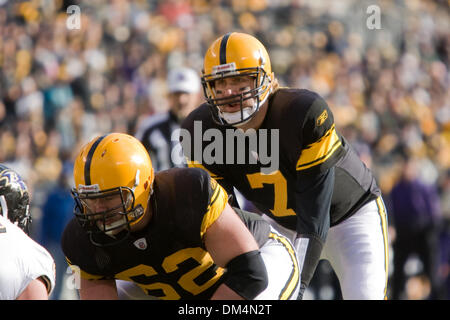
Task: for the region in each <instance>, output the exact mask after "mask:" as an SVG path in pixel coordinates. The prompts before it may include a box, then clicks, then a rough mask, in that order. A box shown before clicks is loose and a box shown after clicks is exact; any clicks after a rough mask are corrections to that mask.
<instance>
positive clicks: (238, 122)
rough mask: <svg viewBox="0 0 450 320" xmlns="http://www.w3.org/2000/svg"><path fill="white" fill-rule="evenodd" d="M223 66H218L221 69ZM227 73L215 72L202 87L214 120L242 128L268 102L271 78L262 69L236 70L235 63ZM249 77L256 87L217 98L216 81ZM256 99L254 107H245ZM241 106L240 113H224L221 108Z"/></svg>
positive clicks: (203, 79) (204, 81)
mask: <svg viewBox="0 0 450 320" xmlns="http://www.w3.org/2000/svg"><path fill="white" fill-rule="evenodd" d="M222 66H223V65H220V66H217V69H220V67H222ZM227 66H229V67H228V68H227V69H228V70H226V71H223V70H222V71H220V72H215V73H214V72H213V73H212V74H207V75H204V76H203V77H202V85H203V90H204V94H205V97H206V100H207V102H208V103H209V105H210V106H211V109H212V110H211V111H212V115H213V120H214V121H215V122H216V123H217V124H219V125H232V126H236V127H239V126H242V125H244V124H245V123H247V122H248V121H250V119H251V118H253V117H254V116H255V115H256V113H257V111H258V110H259V109H260V107H261V106H262V105H263V104H264V103H265V101H266V100H267V98H268V96H269V94H270V92H271V78H270V77H269V75H268V74H267V73H266V71H265V70H264V69H263V68H261V67H255V68H243V69H235V68H233V66H235V64H234V63H231V64H228V65H227ZM244 76H249V77H252V78H254V81H255V83H254V86H253V88H250V89H249V90H246V91H244V92H242V93H239V94H235V95H230V96H227V97H220V98H219V97H217V93H216V89H215V81H217V80H220V79H225V78H232V77H244ZM249 99H254V100H255V102H254V104H253V106H251V107H250V106H247V107H245V106H244V101H246V100H249ZM233 104H240V111H237V112H234V113H226V112H223V111H222V110H221V109H220V107H223V106H226V105H233Z"/></svg>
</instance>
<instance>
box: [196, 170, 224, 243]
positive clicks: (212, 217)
mask: <svg viewBox="0 0 450 320" xmlns="http://www.w3.org/2000/svg"><path fill="white" fill-rule="evenodd" d="M211 181H214V180H212V179H211ZM214 182H215V181H214ZM227 202H228V195H227V192H226V191H225V190H224V189H223V188H222V186H221V185H220V184H218V183H215V188H214V191H213V195H212V196H211V200H210V203H209V205H208V209H207V210H206V213H205V215H204V216H203V220H202V226H201V228H200V236H201V237H202V238H203V235H204V234H205V232H206V230H207V229H208V228H209V227H210V226H211V225H212V224H213V223H214V221H216V220H217V218H219V216H220V214H221V213H222V211H223V209H225V205H226V204H227Z"/></svg>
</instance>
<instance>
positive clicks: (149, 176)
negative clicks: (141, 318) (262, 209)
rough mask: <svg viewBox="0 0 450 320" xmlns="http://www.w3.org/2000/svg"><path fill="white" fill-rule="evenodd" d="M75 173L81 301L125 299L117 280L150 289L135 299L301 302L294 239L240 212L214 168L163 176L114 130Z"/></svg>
mask: <svg viewBox="0 0 450 320" xmlns="http://www.w3.org/2000/svg"><path fill="white" fill-rule="evenodd" d="M74 178H75V185H76V187H75V188H74V189H73V191H72V193H73V196H74V199H75V202H76V209H75V218H74V219H72V220H71V221H70V222H69V224H68V225H67V226H66V229H65V231H64V233H63V237H62V248H63V251H64V253H65V255H66V257H67V260H68V262H69V264H71V265H76V266H78V267H79V268H80V269H81V283H80V298H81V299H118V298H119V296H118V294H119V293H118V286H117V285H116V281H115V280H125V281H129V282H133V283H134V285H133V286H132V288H134V289H136V285H137V286H138V287H140V290H141V292H140V294H139V293H138V294H136V293H135V292H134V293H133V294H132V295H133V297H132V298H134V299H139V298H140V297H142V296H144V295H146V296H153V297H156V298H160V299H167V300H178V299H295V298H296V296H297V294H298V289H299V275H300V274H299V270H298V265H297V258H296V256H295V250H294V249H293V247H292V246H291V243H290V241H289V240H288V239H287V238H285V237H284V236H282V235H280V234H278V233H277V232H275V230H272V229H271V227H270V225H269V224H268V223H267V222H266V221H264V220H263V219H261V218H260V217H258V216H257V215H252V214H251V213H248V212H244V211H240V210H237V212H238V214H236V212H235V211H234V210H233V209H232V208H231V207H230V206H229V204H228V203H227V200H228V196H227V194H226V192H225V191H224V190H223V188H222V187H221V186H220V185H219V184H217V182H216V181H215V180H214V179H211V178H210V176H209V175H208V174H207V172H205V171H204V170H200V169H192V168H174V169H170V170H165V171H161V172H158V173H156V174H154V171H153V168H152V163H151V160H150V157H149V155H148V153H147V151H146V149H145V148H144V146H143V145H142V144H141V143H140V142H139V140H137V139H136V138H134V137H132V136H129V135H126V134H120V133H111V134H108V135H105V136H102V137H96V138H94V139H93V140H91V141H90V142H89V143H87V144H86V145H85V146H84V147H83V148H82V149H81V151H80V152H79V154H78V156H77V158H76V160H75V164H74ZM247 227H248V229H247ZM225 268H226V271H225ZM117 283H119V284H121V283H123V281H122V282H117Z"/></svg>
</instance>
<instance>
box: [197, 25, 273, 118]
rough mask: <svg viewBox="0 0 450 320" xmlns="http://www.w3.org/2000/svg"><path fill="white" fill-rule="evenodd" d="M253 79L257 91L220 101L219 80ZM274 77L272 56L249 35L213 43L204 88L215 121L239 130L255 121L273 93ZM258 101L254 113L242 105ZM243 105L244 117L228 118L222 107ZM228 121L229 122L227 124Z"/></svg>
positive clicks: (207, 57) (228, 36)
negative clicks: (217, 87) (215, 84)
mask: <svg viewBox="0 0 450 320" xmlns="http://www.w3.org/2000/svg"><path fill="white" fill-rule="evenodd" d="M238 76H251V77H253V78H254V79H255V86H254V88H253V89H251V90H248V91H245V92H242V93H240V94H236V95H233V96H228V97H225V98H218V97H217V96H216V92H215V88H214V82H215V81H216V80H218V79H223V78H228V77H238ZM273 80H274V79H273V73H272V68H271V64H270V58H269V54H268V53H267V51H266V48H265V47H264V45H263V44H262V43H261V42H260V41H259V40H258V39H256V38H255V37H253V36H251V35H248V34H245V33H237V32H232V33H227V34H225V35H223V36H222V37H220V38H218V39H217V40H215V41H214V42H213V44H212V45H211V46H210V47H209V49H208V50H207V52H206V54H205V59H204V65H203V70H202V85H203V90H204V94H205V97H206V100H207V102H208V103H209V104H210V106H211V108H212V114H213V119H214V121H215V122H216V123H218V124H220V125H226V124H228V125H233V126H239V125H242V124H243V123H246V122H247V121H248V120H250V118H252V117H253V116H254V115H255V114H256V112H257V111H258V110H259V108H260V107H261V106H262V105H263V104H264V102H265V101H266V100H267V98H268V97H269V95H270V93H271V91H272V82H273ZM251 98H255V99H256V103H255V105H254V106H253V108H251V110H245V111H244V110H243V107H242V102H243V101H244V100H247V99H251ZM235 103H240V105H241V110H240V117H239V118H238V119H237V120H231V121H230V119H233V118H235V117H227V114H226V113H225V112H222V111H221V110H220V109H219V107H220V106H224V105H227V104H235ZM227 119H228V120H227Z"/></svg>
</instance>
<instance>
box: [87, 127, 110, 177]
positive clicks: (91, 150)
mask: <svg viewBox="0 0 450 320" xmlns="http://www.w3.org/2000/svg"><path fill="white" fill-rule="evenodd" d="M106 136H107V135H104V136H101V137H99V138H98V139H97V140H96V141H95V142H94V144H93V145H92V147H91V149H90V150H89V152H88V155H87V157H86V163H85V164H84V182H85V184H86V185H87V186H88V185H90V184H91V162H92V157H93V156H94V152H95V149H97V147H98V145H99V144H100V142H102V140H103V139H104V138H105V137H106Z"/></svg>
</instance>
